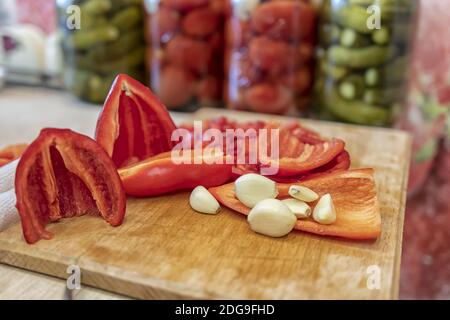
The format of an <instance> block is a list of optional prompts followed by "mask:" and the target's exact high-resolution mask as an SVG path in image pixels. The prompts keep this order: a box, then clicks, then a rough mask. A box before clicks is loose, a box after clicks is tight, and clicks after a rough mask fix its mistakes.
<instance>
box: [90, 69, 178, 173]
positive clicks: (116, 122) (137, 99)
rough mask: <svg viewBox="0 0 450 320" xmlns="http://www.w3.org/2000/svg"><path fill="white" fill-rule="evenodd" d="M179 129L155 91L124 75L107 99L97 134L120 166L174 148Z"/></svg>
mask: <svg viewBox="0 0 450 320" xmlns="http://www.w3.org/2000/svg"><path fill="white" fill-rule="evenodd" d="M175 129H176V126H175V124H174V122H173V120H172V118H171V117H170V115H169V112H168V111H167V109H166V107H165V106H164V105H163V104H162V103H161V102H160V101H159V99H158V98H157V97H156V96H155V95H154V94H153V93H152V92H151V90H150V89H149V88H147V87H146V86H144V85H143V84H141V83H140V82H138V81H136V80H134V79H133V78H131V77H129V76H127V75H124V74H120V75H118V76H117V78H116V80H115V81H114V83H113V85H112V87H111V91H110V93H109V95H108V97H107V98H106V101H105V104H104V106H103V110H102V112H101V114H100V117H99V119H98V122H97V129H96V135H95V136H96V140H97V142H98V143H99V144H100V145H101V146H102V147H103V148H104V149H105V150H106V152H107V153H108V155H109V156H110V157H111V158H112V159H113V161H114V163H115V165H116V166H117V167H118V168H120V167H124V166H126V165H129V164H132V163H136V162H139V161H142V160H144V159H147V158H149V157H151V156H154V155H157V154H159V153H162V152H166V151H169V150H171V149H172V148H173V146H174V145H175V143H174V142H172V141H171V135H172V132H173V131H174V130H175Z"/></svg>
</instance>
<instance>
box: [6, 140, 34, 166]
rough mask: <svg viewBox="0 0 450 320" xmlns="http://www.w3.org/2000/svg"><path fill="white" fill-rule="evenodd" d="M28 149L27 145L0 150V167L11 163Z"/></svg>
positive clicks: (17, 145)
mask: <svg viewBox="0 0 450 320" xmlns="http://www.w3.org/2000/svg"><path fill="white" fill-rule="evenodd" d="M27 147H28V145H27V144H15V145H11V146H7V147H6V148H3V149H1V150H0V167H1V166H4V165H6V164H8V163H10V162H11V161H14V160H16V159H18V158H20V156H21V155H22V153H23V152H24V151H25V149H26V148H27Z"/></svg>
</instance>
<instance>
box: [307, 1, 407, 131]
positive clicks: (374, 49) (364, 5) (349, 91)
mask: <svg viewBox="0 0 450 320" xmlns="http://www.w3.org/2000/svg"><path fill="white" fill-rule="evenodd" d="M372 5H379V8H380V14H381V16H380V17H381V21H380V23H381V26H380V27H379V28H377V27H376V26H375V23H374V20H371V21H369V18H370V19H372V18H373V17H374V16H373V15H374V14H375V12H374V10H370V9H372V8H370V9H369V6H372ZM324 8H325V9H324ZM414 9H415V1H414V0H412V1H411V0H341V1H334V0H325V2H324V3H323V4H322V15H325V14H328V15H329V16H328V17H324V19H323V21H326V22H325V23H323V22H322V25H319V48H318V50H317V52H322V55H321V56H320V57H318V71H317V77H316V83H320V85H315V91H314V92H315V101H316V104H317V112H318V114H319V116H320V117H322V118H323V117H324V116H326V118H327V119H329V117H330V115H332V116H333V118H334V119H335V120H340V121H346V122H352V123H357V124H365V125H387V124H389V123H390V122H391V121H392V119H393V116H394V113H396V112H397V111H398V106H399V105H400V104H401V100H402V93H403V91H404V82H405V79H406V72H407V63H408V58H409V56H408V52H409V51H408V48H409V45H410V37H409V35H410V34H411V30H412V26H413V20H412V18H413V16H414V14H413V13H414ZM371 23H372V24H371ZM335 30H338V31H339V32H336V31H335ZM327 32H328V34H327ZM337 34H338V35H339V39H338V40H337V41H336V35H337Z"/></svg>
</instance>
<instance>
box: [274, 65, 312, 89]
mask: <svg viewBox="0 0 450 320" xmlns="http://www.w3.org/2000/svg"><path fill="white" fill-rule="evenodd" d="M312 80H313V79H312V72H311V70H310V68H308V67H302V68H300V69H298V70H295V71H293V72H290V73H287V74H286V75H285V76H283V77H282V78H281V83H282V84H283V85H285V86H286V87H288V88H291V89H292V90H294V91H295V93H297V94H304V93H306V92H307V91H308V90H309V89H310V88H311V84H312Z"/></svg>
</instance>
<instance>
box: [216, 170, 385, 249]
mask: <svg viewBox="0 0 450 320" xmlns="http://www.w3.org/2000/svg"><path fill="white" fill-rule="evenodd" d="M291 185H292V184H277V187H278V192H279V195H278V198H279V199H286V198H289V194H288V191H289V187H290V186H291ZM301 185H303V186H305V187H308V188H310V189H311V190H314V191H315V192H317V193H318V194H319V195H324V194H327V193H330V194H331V196H332V198H333V202H334V205H335V207H336V211H337V212H336V214H337V220H336V222H335V223H333V224H331V225H321V224H319V223H317V222H315V221H314V220H312V219H306V220H298V221H297V224H296V225H295V229H296V230H300V231H305V232H309V233H313V234H318V235H322V236H335V237H341V238H347V239H355V240H369V239H376V238H378V237H379V236H380V234H381V216H380V209H379V205H378V200H377V190H376V186H375V180H374V177H373V169H357V170H348V171H344V172H338V173H333V174H329V175H325V176H321V177H317V178H314V179H310V180H307V181H302V182H301ZM209 191H210V192H211V193H212V194H213V195H214V197H215V198H216V199H217V200H218V201H219V202H220V203H221V204H222V205H224V206H226V207H228V208H230V209H232V210H234V211H237V212H239V213H242V214H245V215H247V214H248V213H249V212H250V208H248V207H246V206H245V205H244V204H242V203H241V202H240V201H239V200H238V199H237V198H236V197H235V193H234V184H233V183H230V184H227V185H224V186H220V187H215V188H210V189H209ZM314 205H315V203H314V204H313V208H314Z"/></svg>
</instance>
